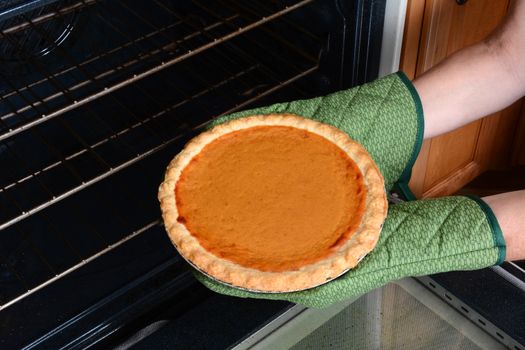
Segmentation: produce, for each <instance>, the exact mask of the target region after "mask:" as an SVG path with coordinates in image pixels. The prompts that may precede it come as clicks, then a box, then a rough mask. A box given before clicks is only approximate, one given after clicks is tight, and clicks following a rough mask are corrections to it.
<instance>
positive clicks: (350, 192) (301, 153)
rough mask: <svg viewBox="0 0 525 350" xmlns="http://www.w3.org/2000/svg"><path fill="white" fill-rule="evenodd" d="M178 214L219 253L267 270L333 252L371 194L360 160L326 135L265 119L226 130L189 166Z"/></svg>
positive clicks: (296, 264) (356, 224)
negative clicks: (265, 123)
mask: <svg viewBox="0 0 525 350" xmlns="http://www.w3.org/2000/svg"><path fill="white" fill-rule="evenodd" d="M175 196H176V203H177V209H178V213H179V217H178V220H179V222H181V223H183V224H184V225H185V226H186V228H187V229H188V231H189V232H190V233H191V234H192V235H193V236H195V237H196V238H197V239H198V240H199V243H200V244H201V245H202V246H203V247H204V248H205V249H206V250H208V251H209V252H211V253H212V254H214V255H216V256H218V257H221V258H224V259H227V260H230V261H233V262H235V263H237V264H239V265H241V266H245V267H250V268H255V269H258V270H261V271H275V272H279V271H289V270H294V269H298V268H300V267H302V266H304V265H307V264H310V263H314V262H317V261H319V260H322V259H324V258H326V257H327V256H328V255H330V254H331V253H332V252H333V251H334V249H335V248H337V247H338V246H340V245H341V244H342V243H344V242H345V241H346V240H347V238H348V237H349V236H351V235H352V234H353V233H354V231H355V230H356V229H357V228H358V227H359V225H360V222H361V218H362V216H363V211H364V207H365V200H366V188H365V186H364V184H363V176H362V174H361V172H360V170H359V168H358V167H357V165H356V164H355V162H354V161H353V160H352V159H351V158H350V157H349V156H348V155H347V154H346V153H345V152H344V151H343V150H341V149H340V148H339V147H338V146H336V145H335V144H333V143H332V142H330V141H329V140H327V139H325V138H324V137H322V136H319V135H317V134H314V133H311V132H308V131H306V130H302V129H299V128H293V127H288V126H257V127H251V128H247V129H243V130H238V131H234V132H231V133H228V134H225V135H223V136H220V137H219V138H217V139H216V140H214V141H213V142H211V143H209V144H208V145H206V146H205V147H204V148H203V149H202V150H201V152H200V153H199V154H198V155H197V156H195V157H194V158H193V159H192V160H191V161H190V163H189V164H188V165H187V166H186V168H185V169H184V170H183V172H182V174H181V176H180V179H179V181H178V182H177V185H176V187H175Z"/></svg>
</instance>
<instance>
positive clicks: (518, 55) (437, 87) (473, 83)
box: [414, 1, 525, 138]
mask: <svg viewBox="0 0 525 350" xmlns="http://www.w3.org/2000/svg"><path fill="white" fill-rule="evenodd" d="M523 38H525V1H517V2H516V4H515V5H514V7H513V9H511V12H510V15H509V17H508V18H507V20H506V21H505V23H504V24H503V25H502V26H500V27H499V28H498V29H497V30H496V31H495V32H494V33H492V34H491V35H490V36H489V37H488V38H487V39H485V40H484V41H482V42H480V43H478V44H476V45H473V46H470V47H468V48H465V49H462V50H460V51H458V52H457V53H455V54H454V55H452V56H450V57H448V58H447V59H446V60H444V61H443V62H441V63H440V64H438V65H437V66H435V67H434V68H432V69H431V70H429V71H428V72H426V73H425V74H423V75H421V76H420V77H418V78H417V79H416V80H414V85H415V87H416V90H417V91H418V93H419V95H420V98H421V102H422V104H423V112H424V115H425V138H429V137H433V136H437V135H440V134H443V133H446V132H448V131H452V130H454V129H456V128H458V127H461V126H463V125H465V124H467V123H470V122H472V121H474V120H477V119H480V118H482V117H484V116H486V115H488V114H491V113H494V112H497V111H499V110H501V109H503V108H505V107H507V106H509V105H510V104H512V103H513V102H514V101H516V100H517V99H519V98H520V97H522V96H523V95H524V94H525V40H524V39H523Z"/></svg>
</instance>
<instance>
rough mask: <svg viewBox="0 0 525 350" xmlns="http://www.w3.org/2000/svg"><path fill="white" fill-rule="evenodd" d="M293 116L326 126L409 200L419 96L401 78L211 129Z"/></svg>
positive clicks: (419, 126)
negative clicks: (356, 147) (361, 151)
mask: <svg viewBox="0 0 525 350" xmlns="http://www.w3.org/2000/svg"><path fill="white" fill-rule="evenodd" d="M271 113H292V114H297V115H300V116H302V117H306V118H310V119H315V120H317V121H320V122H322V123H326V124H330V125H332V126H335V127H337V128H339V129H340V130H342V131H344V132H346V133H347V134H348V135H349V136H350V137H351V138H353V139H354V140H356V141H358V142H359V143H360V144H361V145H363V146H364V147H365V148H366V150H367V151H368V153H370V155H371V156H372V158H373V159H374V161H375V163H376V164H377V166H378V167H379V170H380V171H381V174H383V177H384V179H385V186H386V189H387V190H391V189H392V188H393V187H394V185H396V188H397V190H398V191H400V192H402V193H403V194H404V195H405V196H407V197H408V198H412V197H411V196H412V194H411V192H410V191H409V190H408V180H409V179H410V174H411V170H412V165H413V163H414V162H415V160H416V157H417V155H418V153H419V149H420V148H421V143H422V142H423V129H424V127H423V112H422V107H421V101H420V100H419V96H418V94H417V92H416V90H415V88H414V87H413V85H412V83H411V82H410V80H409V79H408V78H407V77H406V76H405V74H404V73H402V72H398V73H394V74H390V75H388V76H386V77H384V78H381V79H378V80H375V81H373V82H371V83H368V84H364V85H361V86H357V87H355V88H352V89H349V90H344V91H339V92H335V93H333V94H330V95H327V96H323V97H316V98H313V99H309V100H297V101H293V102H286V103H278V104H274V105H271V106H266V107H260V108H255V109H251V110H246V111H241V112H237V113H234V114H230V115H227V116H223V117H220V118H218V119H217V120H215V121H214V122H213V123H212V126H214V125H218V124H221V123H223V122H226V121H229V120H232V119H236V118H241V117H246V116H249V115H255V114H271Z"/></svg>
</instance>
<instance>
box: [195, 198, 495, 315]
mask: <svg viewBox="0 0 525 350" xmlns="http://www.w3.org/2000/svg"><path fill="white" fill-rule="evenodd" d="M504 259H505V241H504V239H503V235H502V232H501V229H500V227H499V224H498V222H497V220H496V217H495V216H494V214H493V212H492V210H491V209H490V207H489V206H488V205H487V204H486V203H485V202H483V201H482V200H481V199H479V198H472V197H463V196H456V197H443V198H438V199H428V200H419V201H412V202H405V203H401V204H397V205H392V206H391V207H390V208H389V212H388V216H387V219H386V221H385V224H384V226H383V230H382V232H381V236H380V238H379V241H378V243H377V246H376V248H375V249H374V250H373V251H372V252H371V253H370V254H369V255H368V256H367V257H365V258H364V259H363V261H362V262H361V263H359V265H358V266H357V267H356V268H355V269H352V270H350V271H349V272H347V273H346V274H344V275H343V276H341V277H339V278H337V279H335V280H333V281H331V282H328V283H327V284H325V285H322V286H319V287H316V288H312V289H308V290H305V291H301V292H292V293H282V294H276V293H274V294H264V293H253V292H247V291H244V290H240V289H236V288H232V287H229V286H226V285H224V284H221V283H218V282H216V281H214V280H212V279H210V278H208V277H206V276H205V275H202V274H200V273H198V272H195V276H196V277H197V278H198V280H199V281H200V282H202V283H203V284H204V285H205V286H207V287H208V288H210V289H212V290H214V291H216V292H218V293H222V294H228V295H232V296H238V297H252V298H262V299H279V300H288V301H291V302H294V303H298V304H302V305H305V306H309V307H325V306H328V305H330V304H333V303H335V302H339V301H342V300H345V299H348V298H350V297H355V296H358V295H361V294H363V293H366V292H368V291H370V290H372V289H374V288H378V287H380V286H382V285H384V284H386V283H387V282H389V281H392V280H397V279H400V278H403V277H406V276H421V275H428V274H434V273H438V272H446V271H453V270H475V269H480V268H484V267H488V266H492V265H495V264H500V263H502V262H503V260H504Z"/></svg>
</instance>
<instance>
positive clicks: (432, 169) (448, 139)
mask: <svg viewBox="0 0 525 350" xmlns="http://www.w3.org/2000/svg"><path fill="white" fill-rule="evenodd" d="M508 6H509V1H507V0H470V1H467V2H466V3H465V4H463V5H459V4H458V3H457V2H456V1H455V0H409V2H408V12H407V17H406V25H405V35H404V43H403V52H402V54H401V70H403V71H405V72H406V73H407V74H408V76H409V77H410V78H412V79H413V78H414V77H417V76H418V75H420V74H422V73H424V72H425V71H427V70H428V69H430V68H431V67H433V66H435V65H436V64H438V63H439V62H441V61H442V60H443V59H445V58H446V57H447V56H449V55H450V54H452V53H454V52H455V51H457V50H459V49H461V48H463V47H466V46H468V45H471V44H474V43H476V42H478V41H480V40H481V39H483V38H484V37H486V36H487V34H489V33H490V32H491V31H492V30H493V29H494V28H495V27H496V26H497V25H498V24H499V23H500V22H501V20H502V19H503V18H504V17H505V14H506V12H507V9H508ZM521 105H522V101H521V100H520V101H518V102H516V103H515V104H514V105H512V106H510V107H509V108H507V109H505V110H503V111H501V112H499V113H496V114H494V115H491V116H489V117H486V118H484V119H483V120H479V121H476V122H474V123H471V124H469V125H466V126H465V127H462V128H460V129H458V130H455V131H453V132H451V133H448V134H445V135H441V136H439V137H435V138H433V139H430V140H427V141H425V142H424V144H423V147H422V149H421V152H420V154H419V158H418V160H417V162H416V165H415V166H414V169H413V175H412V181H411V183H410V186H411V188H412V190H413V191H414V193H415V194H416V196H417V197H435V196H441V195H448V194H452V193H454V192H456V191H457V190H458V189H460V188H461V187H462V186H463V185H465V184H466V183H467V182H469V181H470V180H472V179H473V178H474V177H476V176H477V175H479V174H480V173H482V172H483V171H485V170H487V169H490V168H501V167H505V166H508V165H509V164H510V163H511V161H512V160H516V159H520V157H524V158H525V152H523V154H524V155H522V154H521V153H520V152H519V151H514V152H513V148H514V139H516V138H518V136H517V135H516V130H519V127H518V125H519V124H520V115H521ZM522 124H525V123H523V122H522ZM522 128H523V129H525V125H523V126H522ZM524 140H525V138H524Z"/></svg>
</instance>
